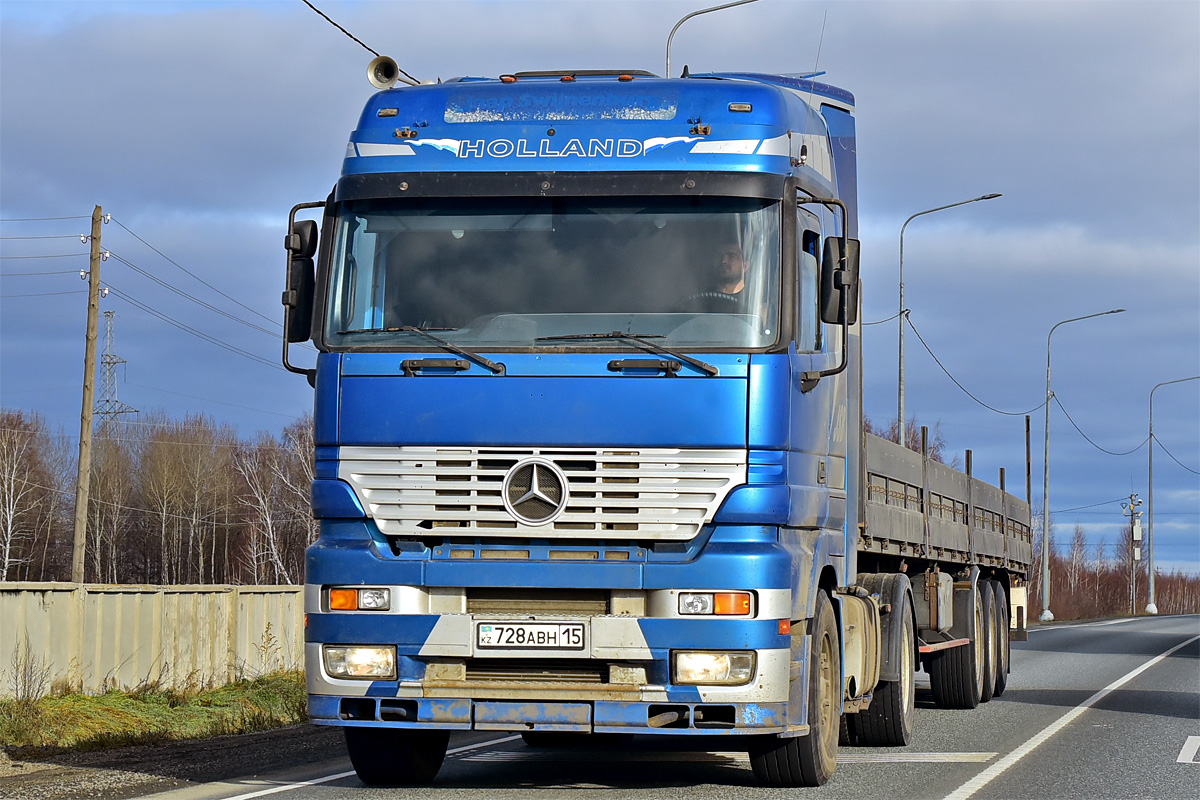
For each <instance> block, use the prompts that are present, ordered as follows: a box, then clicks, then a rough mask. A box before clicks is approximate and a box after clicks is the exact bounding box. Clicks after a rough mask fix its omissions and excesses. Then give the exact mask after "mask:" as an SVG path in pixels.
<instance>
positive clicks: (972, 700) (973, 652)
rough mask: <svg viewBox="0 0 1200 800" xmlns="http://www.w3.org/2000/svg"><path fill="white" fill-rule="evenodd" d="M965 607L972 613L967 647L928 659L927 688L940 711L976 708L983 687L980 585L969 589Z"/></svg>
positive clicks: (937, 654)
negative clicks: (968, 599)
mask: <svg viewBox="0 0 1200 800" xmlns="http://www.w3.org/2000/svg"><path fill="white" fill-rule="evenodd" d="M970 591H971V594H972V598H971V601H970V603H969V605H968V607H969V608H972V609H973V614H974V620H973V622H974V623H975V624H974V628H973V630H974V638H972V639H971V640H970V641H969V642H968V643H967V644H965V645H960V646H959V647H952V648H950V649H949V650H941V651H938V652H937V653H934V654H933V656H932V657H931V658H930V659H929V666H928V672H929V688H930V689H932V690H933V700H934V702H935V703H937V704H938V705H939V706H941V707H942V708H975V707H976V706H977V705H979V699H980V697H982V686H983V661H984V658H985V656H984V652H983V628H984V622H983V600H982V599H981V598H980V594H982V592H981V591H980V587H979V584H978V583H977V584H976V585H975V586H972V587H971V590H970Z"/></svg>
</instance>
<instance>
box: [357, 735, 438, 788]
mask: <svg viewBox="0 0 1200 800" xmlns="http://www.w3.org/2000/svg"><path fill="white" fill-rule="evenodd" d="M345 732H346V750H348V751H349V753H350V763H351V764H353V765H354V771H355V772H356V773H357V774H358V779H359V780H360V781H362V782H363V783H365V784H367V785H368V786H415V785H417V784H421V783H429V782H430V781H431V780H433V779H434V778H435V777H437V774H438V770H440V769H441V768H442V762H443V761H444V760H445V759H446V747H447V746H448V745H449V743H450V734H449V733H448V732H446V731H419V730H404V729H400V728H345Z"/></svg>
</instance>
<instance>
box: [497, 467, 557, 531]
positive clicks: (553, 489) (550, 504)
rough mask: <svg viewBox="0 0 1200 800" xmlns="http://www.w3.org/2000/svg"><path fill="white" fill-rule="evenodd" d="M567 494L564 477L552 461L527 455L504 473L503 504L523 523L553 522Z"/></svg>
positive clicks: (540, 523)
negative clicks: (526, 457)
mask: <svg viewBox="0 0 1200 800" xmlns="http://www.w3.org/2000/svg"><path fill="white" fill-rule="evenodd" d="M568 496H569V492H568V490H567V476H566V474H565V473H563V471H562V470H561V469H559V467H558V465H557V464H555V463H554V462H553V461H547V460H546V459H542V458H528V459H525V460H524V461H521V462H519V463H517V464H516V466H514V467H513V468H512V469H510V470H509V471H508V474H507V475H505V476H504V507H505V508H506V509H508V513H510V514H512V515H513V516H514V517H516V518H517V521H519V522H523V523H525V524H526V525H545V524H547V523H549V522H553V521H554V519H555V518H557V517H558V516H559V515H560V514H561V513H562V512H563V509H565V508H566V507H567V498H568Z"/></svg>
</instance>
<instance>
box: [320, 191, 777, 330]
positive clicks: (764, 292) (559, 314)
mask: <svg viewBox="0 0 1200 800" xmlns="http://www.w3.org/2000/svg"><path fill="white" fill-rule="evenodd" d="M329 286H330V294H329V299H328V310H327V314H326V320H327V322H326V337H327V341H328V342H329V343H330V344H333V345H335V346H342V347H358V346H361V347H368V348H377V347H388V348H392V347H396V348H400V347H403V348H409V347H426V346H428V345H429V342H428V341H425V339H424V338H423V337H421V336H419V335H417V334H416V333H414V332H413V331H411V330H410V331H405V330H401V329H402V328H405V327H408V328H412V327H417V328H421V329H423V330H429V331H437V332H438V335H439V336H440V337H442V338H443V339H445V340H446V341H449V342H453V343H455V344H457V345H462V346H467V347H474V348H488V349H492V348H499V349H521V350H537V349H544V348H560V347H564V346H571V347H591V348H596V347H601V348H607V349H612V348H619V349H629V348H631V347H634V348H636V346H635V345H633V344H631V343H630V342H629V341H628V340H627V339H623V338H617V337H611V338H606V339H588V340H583V339H570V338H566V339H562V338H559V337H570V336H572V335H578V334H589V333H600V332H613V331H619V332H621V333H627V334H634V335H637V336H643V337H653V338H654V339H655V340H656V341H660V342H661V343H662V344H663V345H665V346H670V347H688V348H698V349H753V348H761V347H766V346H768V345H770V344H772V343H773V342H774V341H775V340H776V338H777V335H778V331H777V327H778V320H779V294H780V291H779V210H778V203H777V202H774V201H768V200H760V199H747V198H729V197H700V198H659V197H653V198H642V197H638V198H594V197H593V198H528V197H520V198H465V199H464V198H453V199H445V198H437V199H420V200H408V199H388V200H357V201H352V202H348V203H345V204H343V205H342V207H341V211H340V216H339V220H338V227H337V238H336V241H335V243H334V254H333V271H332V275H331V280H330V282H329Z"/></svg>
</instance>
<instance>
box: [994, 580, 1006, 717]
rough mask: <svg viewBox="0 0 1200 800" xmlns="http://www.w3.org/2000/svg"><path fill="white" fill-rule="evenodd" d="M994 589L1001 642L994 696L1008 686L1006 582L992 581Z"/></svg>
mask: <svg viewBox="0 0 1200 800" xmlns="http://www.w3.org/2000/svg"><path fill="white" fill-rule="evenodd" d="M992 589H993V590H994V591H995V593H996V634H997V636H996V641H997V643H998V644H999V647H998V648H997V651H996V689H995V691H994V692H993V694H992V696H993V697H999V696H1000V695H1002V694H1004V690H1005V688H1007V686H1008V665H1009V640H1008V595H1006V594H1005V593H1004V584H1003V583H1001V582H1000V581H992Z"/></svg>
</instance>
